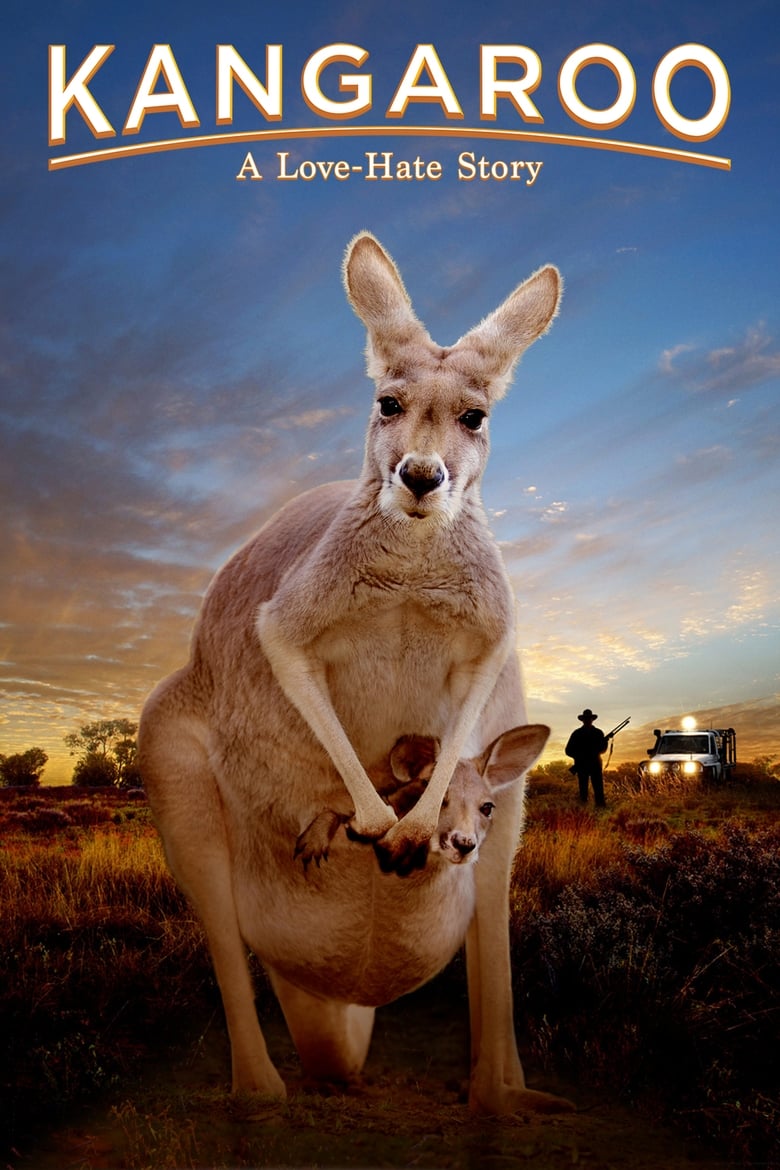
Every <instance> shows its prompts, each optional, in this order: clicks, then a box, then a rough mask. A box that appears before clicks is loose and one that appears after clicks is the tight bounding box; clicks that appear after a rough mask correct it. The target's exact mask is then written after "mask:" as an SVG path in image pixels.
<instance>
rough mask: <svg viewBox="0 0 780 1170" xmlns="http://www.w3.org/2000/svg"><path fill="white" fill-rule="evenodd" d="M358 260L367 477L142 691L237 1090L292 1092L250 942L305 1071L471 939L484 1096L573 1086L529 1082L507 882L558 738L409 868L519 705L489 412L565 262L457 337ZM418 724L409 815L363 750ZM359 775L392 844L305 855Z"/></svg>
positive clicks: (521, 1101)
mask: <svg viewBox="0 0 780 1170" xmlns="http://www.w3.org/2000/svg"><path fill="white" fill-rule="evenodd" d="M344 279H345V284H346V289H347V294H348V296H349V299H350V301H351V303H352V305H353V307H354V309H355V311H356V312H357V314H358V316H359V317H360V318H361V319H362V321H363V322H364V324H365V326H366V328H367V331H368V346H367V358H368V372H369V374H370V376H371V377H372V378H373V379H374V381H375V382H376V388H377V389H376V397H375V402H374V406H373V410H372V412H371V417H370V422H369V426H368V435H367V440H366V448H365V459H364V463H363V469H362V471H361V474H360V478H359V479H357V480H355V481H353V482H344V483H331V484H327V485H325V486H323V487H319V488H315V489H314V490H312V491H309V492H307V493H305V494H304V495H301V496H299V497H297V498H296V499H293V500H291V501H290V502H289V503H288V504H287V505H286V506H285V507H283V508H282V509H281V511H280V512H279V513H278V514H277V515H276V516H274V517H273V518H272V519H271V520H269V521H268V523H267V524H266V525H265V526H264V527H263V528H262V529H261V531H260V532H259V533H258V534H257V536H255V537H254V538H253V539H252V540H250V541H249V543H248V544H246V545H245V546H244V547H243V548H242V549H241V550H240V551H239V552H238V553H236V555H235V556H234V557H233V558H232V560H231V561H230V562H229V563H228V564H227V565H226V566H225V568H224V569H222V571H221V572H220V573H219V574H218V575H217V577H216V578H215V580H214V582H213V583H212V585H211V587H210V589H209V591H208V593H207V595H206V598H205V601H204V604H203V609H202V612H201V615H200V619H199V622H198V625H197V628H196V631H195V635H194V638H193V643H192V651H191V657H190V661H189V663H188V665H187V666H185V667H184V668H183V669H182V670H180V671H178V672H177V673H176V674H174V675H172V676H171V677H170V678H168V679H166V680H165V681H164V682H162V683H161V684H160V685H159V686H158V687H157V689H156V690H155V691H154V693H153V694H152V696H151V697H150V698H149V700H148V702H147V704H146V706H145V709H144V712H143V715H142V719H141V727H140V736H139V752H140V761H141V768H142V774H143V778H144V783H145V786H146V789H147V792H148V794H149V799H150V802H151V805H152V809H153V812H154V816H155V819H156V822H157V825H158V826H159V830H160V833H161V835H162V838H163V841H164V845H165V851H166V855H167V858H168V861H169V864H170V866H171V869H172V871H173V873H174V875H175V877H176V879H177V880H178V882H179V884H180V885H181V887H182V889H183V890H184V891H185V893H186V894H187V895H188V897H189V898H190V900H191V901H192V903H193V905H194V907H195V909H196V911H197V913H198V915H199V916H200V919H201V921H202V923H203V926H204V928H205V931H206V934H207V937H208V943H209V947H210V950H211V955H212V958H213V962H214V968H215V971H216V976H217V979H218V982H219V986H220V989H221V992H222V999H223V1003H224V1007H225V1014H226V1019H227V1026H228V1031H229V1034H230V1041H231V1049H232V1065H233V1087H234V1089H236V1090H241V1091H256V1092H259V1093H265V1094H274V1095H278V1096H282V1095H284V1093H285V1088H284V1084H283V1082H282V1080H281V1078H280V1077H279V1074H278V1072H277V1071H276V1069H275V1068H274V1065H273V1064H272V1062H271V1060H270V1058H269V1056H268V1052H267V1049H266V1045H265V1041H264V1039H263V1036H262V1033H261V1030H260V1027H259V1023H258V1020H257V1015H256V1012H255V1007H254V999H253V991H252V986H251V980H250V975H249V970H248V966H247V962H246V946H247V945H248V946H249V947H250V948H251V949H252V950H253V951H254V952H255V953H256V954H257V956H258V957H259V958H260V960H261V961H262V963H263V964H264V966H265V968H266V969H267V971H268V974H269V976H270V979H271V982H272V985H273V987H274V990H275V992H276V994H277V996H278V998H279V1001H280V1003H281V1006H282V1010H283V1012H284V1015H285V1018H286V1020H287V1024H288V1027H289V1029H290V1032H291V1035H292V1037H293V1040H294V1042H295V1045H296V1048H297V1049H298V1052H299V1055H300V1057H301V1061H302V1064H303V1067H304V1070H305V1071H306V1072H307V1073H308V1074H309V1075H312V1076H315V1077H322V1078H325V1079H329V1080H333V1079H348V1078H350V1077H352V1076H354V1075H355V1074H357V1073H358V1072H359V1070H360V1069H361V1068H362V1066H363V1063H364V1061H365V1058H366V1055H367V1051H368V1046H369V1042H370V1038H371V1031H372V1027H373V1020H374V1008H375V1007H376V1006H378V1005H381V1004H384V1003H388V1002H389V1001H391V1000H393V999H395V998H397V997H398V996H400V995H403V994H404V993H406V992H408V991H411V990H412V989H413V988H415V987H417V986H419V985H420V984H421V983H423V982H425V981H426V980H428V979H430V978H431V977H432V976H433V975H435V974H436V973H437V972H438V971H440V970H441V969H442V968H443V967H444V966H445V965H446V963H447V962H448V961H449V960H450V958H451V957H452V956H453V954H454V953H455V951H456V950H457V949H458V947H459V946H460V945H461V943H462V942H463V939H464V937H465V938H466V956H467V973H468V987H469V1001H470V1017H471V1041H472V1072H471V1079H470V1105H471V1107H472V1109H474V1110H475V1111H481V1112H487V1113H494V1114H504V1113H510V1112H514V1111H516V1110H518V1109H551V1108H558V1107H565V1105H566V1104H567V1103H565V1102H562V1101H560V1099H558V1098H552V1097H550V1096H549V1095H547V1094H543V1093H536V1092H532V1091H530V1090H528V1089H526V1087H525V1081H524V1077H523V1071H522V1068H521V1065H520V1059H519V1057H518V1053H517V1047H516V1043H515V1035H514V1026H513V1018H512V995H511V978H510V960H509V937H508V891H509V880H510V871H511V866H512V860H513V856H514V852H515V849H516V846H517V842H518V839H519V835H520V831H521V827H522V817H523V799H524V784H523V774H524V772H525V770H526V769H527V768H528V767H529V766H530V765H531V764H532V763H533V761H534V759H535V758H536V757H537V755H538V754H539V751H540V750H541V747H542V744H543V738H542V739H541V740H540V738H539V736H538V735H535V734H530V735H529V737H528V738H527V740H526V742H525V745H524V748H523V750H522V751H520V752H519V753H518V755H517V757H516V760H515V763H514V768H515V774H516V777H517V780H516V783H514V784H511V785H509V786H508V787H506V788H505V789H504V790H503V791H502V792H500V793H499V794H498V795H497V798H496V805H497V808H496V823H495V826H494V829H493V831H492V832H491V834H490V835H489V837H488V838H487V840H486V841H485V844H484V848H483V851H482V853H481V855H480V858H479V861H478V862H477V863H476V864H475V865H473V866H455V865H450V866H441V865H439V866H436V865H427V866H424V867H423V868H419V866H418V867H417V868H415V859H419V857H420V855H421V853H422V855H423V856H424V854H425V850H424V849H422V850H421V848H420V846H421V845H423V844H424V843H425V842H427V841H428V840H429V839H430V838H431V836H432V834H433V833H434V831H435V830H436V825H437V821H438V816H439V810H440V806H441V803H442V799H443V797H444V794H445V792H446V790H447V787H448V784H449V781H450V778H451V776H452V773H453V771H454V769H455V767H456V765H457V763H458V760H459V759H460V758H461V757H467V758H472V759H473V758H477V757H479V756H480V754H481V753H484V752H485V750H486V749H487V748H488V747H489V745H491V744H492V743H494V742H495V741H496V739H497V738H498V737H499V736H500V735H501V734H502V733H503V732H505V731H506V730H507V729H509V728H515V727H517V726H518V725H521V724H524V723H526V715H525V708H524V703H523V696H522V690H521V684H520V675H519V667H518V662H517V657H516V652H515V629H514V608H515V607H514V600H513V596H512V591H511V588H510V585H509V581H508V578H507V574H506V571H505V569H504V566H503V563H502V561H501V557H500V554H499V552H498V549H497V546H496V543H495V541H494V539H493V537H492V535H491V533H490V531H489V529H488V525H487V519H486V516H485V513H484V510H483V507H482V503H481V499H480V479H481V476H482V473H483V470H484V468H485V463H486V461H487V457H488V415H489V413H490V410H491V408H492V406H493V404H494V403H495V402H496V401H497V400H498V399H499V398H501V396H502V395H503V394H504V392H505V390H506V387H507V385H508V383H509V380H510V377H511V374H512V370H513V367H514V365H515V362H516V361H517V359H518V357H519V356H520V354H521V353H522V352H523V350H525V349H526V348H527V347H528V346H529V345H530V344H531V343H532V342H533V341H535V340H536V339H537V338H538V337H540V336H541V335H542V334H543V333H544V332H545V331H546V329H547V328H548V327H549V325H550V323H551V321H552V319H553V317H554V316H555V313H556V311H557V306H558V300H559V295H560V278H559V275H558V272H557V271H556V269H555V268H552V267H546V268H542V269H540V270H539V271H538V272H536V273H535V274H534V275H533V276H531V277H530V278H529V279H528V280H527V281H525V283H523V284H521V285H519V286H518V287H517V288H516V289H515V291H514V292H513V293H511V295H510V296H509V297H508V298H507V299H506V301H504V303H503V304H502V305H501V306H500V307H499V308H498V309H496V310H495V311H494V312H493V313H492V314H491V315H490V316H488V317H487V318H486V319H485V320H484V321H483V322H482V323H481V324H480V325H478V326H476V327H475V328H474V329H473V330H471V331H470V332H469V333H467V334H466V335H465V336H464V337H462V338H461V340H460V341H459V342H458V343H457V344H456V345H454V346H451V347H442V346H439V345H437V344H435V343H434V342H433V341H432V340H431V338H430V337H429V336H428V333H427V332H426V330H425V328H424V327H423V325H422V324H421V323H420V322H419V321H418V320H417V318H416V316H415V315H414V312H413V310H412V307H411V303H410V300H409V297H408V295H407V293H406V290H405V288H404V285H403V282H402V280H401V277H400V276H399V274H398V271H397V269H396V267H395V265H394V263H393V261H392V260H391V258H390V257H389V256H388V254H387V253H386V252H385V251H384V250H383V249H382V247H381V245H380V244H379V243H378V242H377V240H376V239H374V237H373V236H372V235H370V234H369V233H362V234H360V235H358V236H357V237H356V238H355V239H354V240H353V241H352V242H351V244H350V245H349V247H348V249H347V253H346V257H345V262H344ZM543 730H545V731H546V729H543ZM409 734H419V735H425V736H433V737H435V738H436V739H438V740H439V741H440V744H441V746H440V751H439V754H438V758H437V760H436V764H435V767H434V769H433V773H432V775H431V777H430V780H429V782H428V785H427V787H426V789H425V792H424V793H423V795H422V796H421V798H420V800H419V801H418V802H417V804H415V806H414V807H413V808H412V809H411V811H409V812H408V813H407V814H406V815H405V816H404V817H402V818H401V819H400V820H397V818H396V815H395V813H394V812H393V810H392V809H391V808H390V807H389V805H388V804H386V803H385V802H384V801H383V800H382V799H381V797H380V796H379V794H378V793H377V791H376V788H375V787H374V785H373V784H372V782H371V780H370V779H369V777H368V774H367V773H368V769H370V768H371V767H372V766H375V765H377V764H378V763H379V762H380V761H383V760H386V759H387V757H388V754H389V753H390V751H391V749H392V747H393V745H394V744H395V743H396V741H397V740H398V738H399V737H400V736H402V735H409ZM345 787H346V790H347V792H348V794H349V799H350V801H351V804H352V806H353V808H354V815H353V816H352V819H351V822H350V828H351V830H352V831H353V833H355V834H358V835H360V836H362V837H363V838H368V839H371V840H374V841H375V842H376V843H377V844H376V849H378V850H379V851H380V853H381V857H382V866H381V867H380V865H379V863H378V860H377V856H376V854H375V850H374V849H367V848H366V846H365V844H361V843H359V842H357V841H354V840H349V839H347V837H346V836H345V835H344V834H339V835H338V837H337V838H336V839H335V840H334V842H333V847H332V849H331V850H330V854H329V861H328V864H327V865H324V866H322V867H321V868H319V869H317V868H316V867H309V869H308V871H307V872H304V868H303V866H302V865H301V864H300V862H298V861H296V860H295V858H294V849H295V842H296V840H297V838H298V836H299V834H300V833H301V832H302V831H303V830H304V829H305V828H306V826H307V825H309V824H310V823H311V821H312V819H313V818H314V817H316V816H317V814H318V813H320V812H321V810H322V809H323V808H330V807H333V806H335V807H338V804H339V799H340V798H341V800H342V802H343V793H344V788H345ZM385 871H389V872H385Z"/></svg>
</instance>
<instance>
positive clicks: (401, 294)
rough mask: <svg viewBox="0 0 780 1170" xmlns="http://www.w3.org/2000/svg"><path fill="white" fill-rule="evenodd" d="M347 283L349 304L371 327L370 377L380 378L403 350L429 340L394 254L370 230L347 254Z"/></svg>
mask: <svg viewBox="0 0 780 1170" xmlns="http://www.w3.org/2000/svg"><path fill="white" fill-rule="evenodd" d="M344 286H345V288H346V290H347V296H348V297H349V301H350V304H351V305H352V307H353V309H354V310H355V312H356V313H357V315H358V317H360V319H361V321H362V322H363V324H364V325H365V327H366V329H367V330H368V346H367V348H366V358H367V368H368V373H369V375H370V377H372V378H380V377H382V376H383V375H384V374H386V373H387V372H388V370H389V369H391V368H392V367H393V366H394V365H396V364H398V359H399V356H400V351H401V350H403V349H404V348H406V347H407V346H409V345H411V344H413V343H415V342H420V341H427V342H430V338H429V337H428V334H427V332H426V330H425V328H424V326H423V325H422V324H421V323H420V322H419V321H418V320H417V317H416V316H415V314H414V310H413V309H412V302H411V300H410V298H409V294H408V293H407V291H406V289H405V288H404V282H403V281H402V280H401V276H400V273H399V272H398V269H397V268H396V266H395V264H394V263H393V261H392V259H391V257H390V256H389V255H388V254H387V252H385V250H384V248H383V247H382V245H381V244H380V243H379V241H378V240H377V239H375V237H374V236H372V235H371V233H370V232H360V234H359V235H357V236H355V238H354V239H353V240H352V241H351V242H350V243H349V245H348V246H347V251H346V253H345V256H344Z"/></svg>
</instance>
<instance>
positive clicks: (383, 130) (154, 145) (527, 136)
mask: <svg viewBox="0 0 780 1170" xmlns="http://www.w3.org/2000/svg"><path fill="white" fill-rule="evenodd" d="M372 135H378V136H380V137H405V138H409V137H425V138H477V139H495V140H497V141H510V142H511V141H516V142H540V143H542V144H543V145H546V146H574V147H585V148H590V149H591V150H606V151H615V152H618V153H622V154H636V155H643V156H645V157H647V158H658V159H664V160H668V161H672V162H684V163H688V164H691V165H694V166H704V167H713V168H715V169H717V170H725V171H730V170H731V159H730V158H722V157H720V156H718V155H712V154H700V153H698V152H696V151H690V150H680V149H676V148H672V147H665V146H652V145H650V144H646V143H641V142H625V141H622V140H621V139H615V138H586V137H583V136H582V135H578V134H549V133H547V132H545V131H532V130H488V129H486V128H485V127H483V126H479V127H470V128H469V127H457V128H456V127H454V126H312V127H297V128H293V129H286V130H241V131H233V132H229V133H225V134H196V135H191V136H189V137H186V138H161V139H157V140H155V141H153V142H145V143H140V144H139V143H135V144H133V145H129V144H128V145H125V146H110V147H107V148H106V149H105V150H92V151H83V152H80V153H78V154H68V155H60V156H59V157H54V158H50V159H49V164H48V169H49V170H50V171H59V170H64V169H65V168H67V167H79V166H87V165H89V164H91V163H98V162H113V161H115V160H116V159H120V158H134V157H138V156H139V155H143V154H161V153H165V152H167V151H173V150H188V149H189V150H192V149H198V148H200V147H205V146H229V145H239V144H242V143H249V142H263V141H283V140H284V139H287V138H359V137H370V136H372Z"/></svg>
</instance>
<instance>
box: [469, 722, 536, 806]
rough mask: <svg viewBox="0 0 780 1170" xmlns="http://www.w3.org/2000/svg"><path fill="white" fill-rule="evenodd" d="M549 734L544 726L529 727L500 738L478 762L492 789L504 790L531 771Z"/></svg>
mask: <svg viewBox="0 0 780 1170" xmlns="http://www.w3.org/2000/svg"><path fill="white" fill-rule="evenodd" d="M549 734H550V728H549V727H546V726H545V725H544V724H543V723H529V724H526V725H525V726H523V727H513V728H512V729H511V731H505V732H504V733H503V735H499V737H498V739H496V740H494V741H493V743H491V745H490V747H488V748H486V750H485V751H484V752H483V753H482V755H481V756H480V757H479V759H478V760H477V767H478V768H479V770H480V772H481V773H482V775H483V776H484V777H485V779H486V780H487V782H488V784H490V786H491V788H493V789H494V790H495V789H499V788H505V787H506V786H507V785H508V784H511V783H513V781H515V780H516V779H517V778H518V776H519V775H520V774H521V772H525V771H526V770H527V769H528V768H530V767H531V765H532V764H533V763H534V762H535V761H536V760H537V759H538V758H539V756H540V755H541V753H542V748H543V747H544V745H545V744H546V743H547V739H548V736H549Z"/></svg>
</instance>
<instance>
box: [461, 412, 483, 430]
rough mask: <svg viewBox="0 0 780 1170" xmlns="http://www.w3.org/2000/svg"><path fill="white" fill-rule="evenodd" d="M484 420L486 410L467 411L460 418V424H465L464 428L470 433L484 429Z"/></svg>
mask: <svg viewBox="0 0 780 1170" xmlns="http://www.w3.org/2000/svg"><path fill="white" fill-rule="evenodd" d="M484 418H485V412H484V410H467V411H466V412H465V413H464V414H462V415H461V416H460V418H459V419H458V422H460V423H463V425H464V427H466V429H467V430H469V431H478V430H480V429H481V428H482V422H483V419H484Z"/></svg>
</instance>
